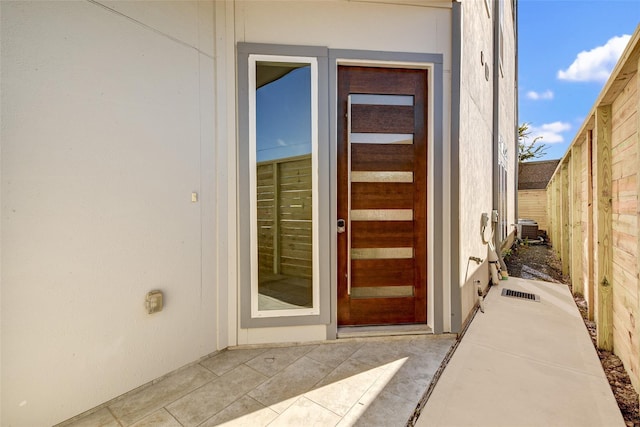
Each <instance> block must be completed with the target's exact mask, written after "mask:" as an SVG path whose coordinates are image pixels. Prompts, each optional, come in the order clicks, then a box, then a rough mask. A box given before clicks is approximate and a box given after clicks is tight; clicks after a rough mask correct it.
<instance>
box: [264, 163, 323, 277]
mask: <svg viewBox="0 0 640 427" xmlns="http://www.w3.org/2000/svg"><path fill="white" fill-rule="evenodd" d="M311 177H312V176H311V155H305V156H298V157H290V158H286V159H278V160H273V161H266V162H260V163H258V165H257V205H258V265H259V270H260V272H261V273H267V274H271V273H273V274H278V275H285V276H294V277H307V278H308V277H311V275H312V234H311V231H312V228H311V218H312V202H313V201H312V189H311V184H312V182H311Z"/></svg>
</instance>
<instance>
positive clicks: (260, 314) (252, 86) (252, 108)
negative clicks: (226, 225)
mask: <svg viewBox="0 0 640 427" xmlns="http://www.w3.org/2000/svg"><path fill="white" fill-rule="evenodd" d="M248 61H249V64H248V66H249V69H248V76H249V91H248V92H249V93H248V94H249V197H250V206H251V208H250V224H251V226H250V242H251V243H250V247H251V317H252V318H266V317H288V316H309V315H318V314H320V279H319V274H318V272H319V270H318V268H319V261H320V257H319V254H320V252H319V248H318V245H319V238H318V233H319V227H318V218H319V207H318V202H319V194H318V60H317V58H315V57H303V56H284V55H256V54H250V55H249V59H248ZM258 61H265V62H285V63H301V64H309V65H310V66H311V170H312V178H311V179H312V181H311V182H312V184H311V185H312V190H311V200H312V208H311V209H312V213H311V230H312V280H311V283H312V285H311V286H312V301H313V302H312V307H311V308H299V309H288V310H287V309H285V310H260V309H259V308H258V245H257V241H258V224H257V217H258V209H257V204H256V198H257V191H256V164H257V159H256V145H257V144H256V62H258Z"/></svg>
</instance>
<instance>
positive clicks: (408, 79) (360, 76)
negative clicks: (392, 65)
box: [349, 67, 416, 95]
mask: <svg viewBox="0 0 640 427" xmlns="http://www.w3.org/2000/svg"><path fill="white" fill-rule="evenodd" d="M354 69H355V68H354ZM357 70H358V71H357V72H356V73H350V75H349V92H350V93H376V94H387V95H414V94H415V91H416V78H415V71H416V70H407V71H406V72H405V71H403V70H394V72H389V70H387V69H384V68H375V67H371V68H365V67H358V68H357ZM372 82H375V83H373V85H372ZM372 86H375V88H374V89H372Z"/></svg>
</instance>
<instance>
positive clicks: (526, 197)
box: [518, 190, 548, 231]
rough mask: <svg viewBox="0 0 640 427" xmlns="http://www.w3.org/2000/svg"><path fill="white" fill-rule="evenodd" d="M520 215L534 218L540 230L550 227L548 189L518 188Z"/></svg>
mask: <svg viewBox="0 0 640 427" xmlns="http://www.w3.org/2000/svg"><path fill="white" fill-rule="evenodd" d="M518 217H519V218H523V219H533V220H535V221H536V222H537V223H538V228H539V229H540V230H545V231H546V230H547V229H548V222H547V191H546V190H518Z"/></svg>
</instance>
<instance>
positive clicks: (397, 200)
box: [338, 66, 427, 325]
mask: <svg viewBox="0 0 640 427" xmlns="http://www.w3.org/2000/svg"><path fill="white" fill-rule="evenodd" d="M426 200H427V71H426V70H414V69H411V70H409V69H398V68H374V67H351V66H339V67H338V218H339V220H338V324H339V325H383V324H400V323H426V319H427V203H426Z"/></svg>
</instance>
